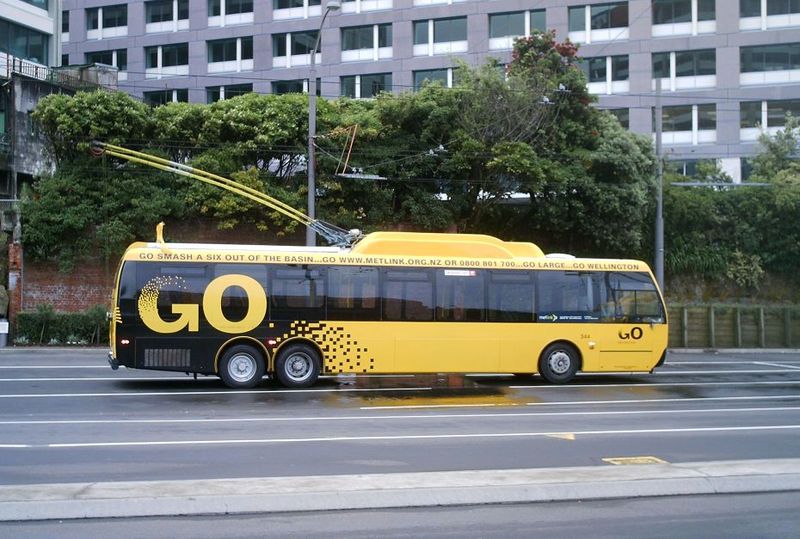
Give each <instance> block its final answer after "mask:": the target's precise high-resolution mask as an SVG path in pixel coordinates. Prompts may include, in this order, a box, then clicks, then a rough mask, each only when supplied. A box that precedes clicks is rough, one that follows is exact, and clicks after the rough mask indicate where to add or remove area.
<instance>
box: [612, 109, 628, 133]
mask: <svg viewBox="0 0 800 539" xmlns="http://www.w3.org/2000/svg"><path fill="white" fill-rule="evenodd" d="M606 110H607V111H608V112H609V113H611V114H612V115H613V116H614V117H615V118H616V119H617V120H619V124H620V125H621V126H622V127H623V128H625V129H629V128H630V124H631V109H606Z"/></svg>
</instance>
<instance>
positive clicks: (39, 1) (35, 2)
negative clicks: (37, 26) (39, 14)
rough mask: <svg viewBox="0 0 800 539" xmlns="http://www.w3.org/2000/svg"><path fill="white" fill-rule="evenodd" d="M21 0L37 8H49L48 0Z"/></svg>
mask: <svg viewBox="0 0 800 539" xmlns="http://www.w3.org/2000/svg"><path fill="white" fill-rule="evenodd" d="M22 1H23V2H25V3H26V4H30V5H32V6H36V7H38V8H41V9H43V10H45V11H47V10H48V9H50V2H48V0H22Z"/></svg>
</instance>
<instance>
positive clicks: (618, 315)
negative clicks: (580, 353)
mask: <svg viewBox="0 0 800 539" xmlns="http://www.w3.org/2000/svg"><path fill="white" fill-rule="evenodd" d="M595 281H599V282H597V286H596V287H595V290H596V291H597V293H598V294H599V296H600V297H599V299H600V316H601V326H602V330H601V332H600V334H599V335H598V336H599V341H598V344H599V348H600V368H601V369H602V370H617V369H619V370H648V369H649V366H648V365H650V363H649V360H650V359H651V358H652V357H653V352H654V351H655V350H654V348H655V346H656V344H657V343H659V342H661V339H660V338H659V337H660V334H659V332H665V331H666V329H665V328H666V325H665V324H664V322H665V316H664V309H663V305H662V303H661V299H660V297H659V295H658V292H657V290H656V287H655V284H654V283H653V280H652V277H651V276H650V274H648V273H646V272H603V273H596V274H595ZM645 366H647V367H646V368H645Z"/></svg>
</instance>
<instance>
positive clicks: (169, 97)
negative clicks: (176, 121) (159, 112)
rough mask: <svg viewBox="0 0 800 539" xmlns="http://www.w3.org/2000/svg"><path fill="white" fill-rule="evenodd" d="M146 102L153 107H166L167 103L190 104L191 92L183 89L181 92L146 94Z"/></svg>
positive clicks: (165, 91)
mask: <svg viewBox="0 0 800 539" xmlns="http://www.w3.org/2000/svg"><path fill="white" fill-rule="evenodd" d="M144 102H145V103H147V104H148V105H152V106H158V105H166V104H167V103H188V102H189V90H188V89H186V88H183V89H179V90H158V91H155V92H144Z"/></svg>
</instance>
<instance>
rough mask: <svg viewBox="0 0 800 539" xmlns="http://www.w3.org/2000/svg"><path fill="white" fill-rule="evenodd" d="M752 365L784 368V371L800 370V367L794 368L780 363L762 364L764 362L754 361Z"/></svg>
mask: <svg viewBox="0 0 800 539" xmlns="http://www.w3.org/2000/svg"><path fill="white" fill-rule="evenodd" d="M754 363H755V364H756V365H767V366H769V367H782V368H786V369H795V370H800V367H794V366H792V365H784V364H783V363H782V362H781V363H767V362H764V361H755V362H754ZM787 372H790V371H787Z"/></svg>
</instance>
